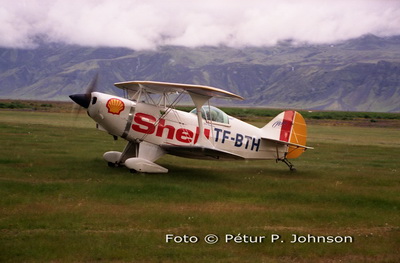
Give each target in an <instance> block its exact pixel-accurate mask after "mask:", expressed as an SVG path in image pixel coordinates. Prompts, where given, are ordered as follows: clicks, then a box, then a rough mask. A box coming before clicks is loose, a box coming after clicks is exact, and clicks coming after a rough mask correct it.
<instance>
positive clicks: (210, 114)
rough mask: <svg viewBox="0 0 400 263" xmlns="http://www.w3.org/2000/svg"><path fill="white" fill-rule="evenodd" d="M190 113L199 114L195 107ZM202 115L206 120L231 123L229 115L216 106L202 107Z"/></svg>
mask: <svg viewBox="0 0 400 263" xmlns="http://www.w3.org/2000/svg"><path fill="white" fill-rule="evenodd" d="M190 113H193V114H197V110H196V109H193V110H191V111H190ZM201 116H202V117H203V119H205V120H210V121H215V122H220V123H225V124H229V118H228V115H227V114H226V113H225V112H223V111H222V110H220V109H218V108H216V107H214V106H203V107H202V108H201Z"/></svg>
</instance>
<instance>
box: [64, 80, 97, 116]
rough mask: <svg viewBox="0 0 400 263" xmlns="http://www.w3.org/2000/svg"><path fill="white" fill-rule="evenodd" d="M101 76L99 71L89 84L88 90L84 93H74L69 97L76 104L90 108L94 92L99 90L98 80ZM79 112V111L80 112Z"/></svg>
mask: <svg viewBox="0 0 400 263" xmlns="http://www.w3.org/2000/svg"><path fill="white" fill-rule="evenodd" d="M98 78H99V73H96V74H95V75H94V77H93V79H92V81H91V82H90V84H89V86H88V87H87V88H86V92H85V93H83V94H72V95H70V96H69V97H70V98H71V100H73V101H74V102H75V103H76V104H78V105H80V106H81V107H83V108H85V109H87V108H89V105H90V101H91V100H92V92H94V91H96V90H97V80H98ZM78 113H79V112H78Z"/></svg>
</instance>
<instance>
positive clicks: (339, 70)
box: [0, 35, 400, 111]
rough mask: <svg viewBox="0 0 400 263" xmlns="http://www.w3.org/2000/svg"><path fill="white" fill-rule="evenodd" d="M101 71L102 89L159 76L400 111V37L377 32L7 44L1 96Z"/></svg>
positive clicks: (32, 94) (309, 101)
mask: <svg viewBox="0 0 400 263" xmlns="http://www.w3.org/2000/svg"><path fill="white" fill-rule="evenodd" d="M97 71H98V72H99V73H100V81H99V86H100V90H102V91H105V92H110V93H118V92H120V91H118V90H117V89H116V88H114V87H113V83H115V82H118V81H126V80H156V81H168V82H180V83H195V84H203V85H211V86H215V87H219V88H222V89H226V90H229V91H231V92H234V93H238V94H240V95H241V96H244V97H245V98H246V100H245V101H244V102H243V105H253V106H265V107H282V108H303V109H321V110H360V111H400V37H391V38H379V37H376V36H372V35H367V36H364V37H362V38H359V39H353V40H350V41H346V42H343V43H337V44H332V45H312V46H310V45H304V46H295V45H292V43H290V41H288V42H284V43H281V44H280V45H278V46H274V47H265V48H244V49H240V50H239V49H233V48H227V47H218V48H217V47H203V48H196V49H190V48H184V47H174V46H170V47H163V48H160V49H159V50H157V51H134V50H129V49H122V48H89V47H78V46H65V45H47V46H41V47H39V48H37V49H33V50H19V49H0V97H1V98H20V99H41V100H43V99H48V100H67V99H68V95H70V94H73V93H78V92H82V91H83V90H84V89H85V87H86V85H87V84H88V83H89V81H90V79H91V78H92V76H93V75H94V73H95V72H97ZM118 94H121V93H118ZM228 103H229V102H228Z"/></svg>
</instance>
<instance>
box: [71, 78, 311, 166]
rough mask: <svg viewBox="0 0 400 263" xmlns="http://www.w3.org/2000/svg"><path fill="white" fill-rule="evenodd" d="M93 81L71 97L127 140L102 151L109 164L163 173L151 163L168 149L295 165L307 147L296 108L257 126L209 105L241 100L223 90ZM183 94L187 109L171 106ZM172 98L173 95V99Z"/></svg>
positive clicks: (102, 125) (194, 155) (187, 154)
mask: <svg viewBox="0 0 400 263" xmlns="http://www.w3.org/2000/svg"><path fill="white" fill-rule="evenodd" d="M96 81H97V78H95V79H94V81H92V84H91V85H90V86H89V87H88V90H87V92H86V93H85V94H74V95H71V96H70V98H71V99H72V100H73V101H74V102H76V103H77V104H79V105H80V106H82V107H84V108H86V109H87V113H88V115H89V116H90V117H91V118H92V119H93V120H94V121H95V122H96V126H97V128H98V129H99V130H102V131H106V132H108V133H109V134H111V135H113V136H114V138H115V139H117V138H118V137H121V138H123V139H125V140H127V141H128V144H127V145H126V147H125V149H124V150H123V151H122V152H117V151H109V152H106V153H104V155H103V157H104V159H105V160H106V161H107V162H108V164H109V166H112V167H116V166H126V167H127V168H129V169H130V170H131V171H132V172H135V171H137V172H144V173H167V172H168V169H166V168H164V167H162V166H160V165H158V164H156V163H154V162H155V161H156V160H157V159H159V158H160V157H161V156H163V155H164V154H171V155H176V156H180V157H187V158H197V159H209V160H249V159H253V160H255V159H258V160H260V159H265V160H277V161H282V162H284V163H286V164H287V165H288V167H289V168H290V170H295V169H294V167H293V165H292V164H291V163H290V162H289V160H288V159H293V158H297V157H298V156H300V155H301V154H302V153H303V152H304V151H305V150H306V149H309V148H311V147H307V146H305V144H306V137H307V130H306V124H305V121H304V118H303V117H302V115H301V114H300V113H298V112H296V111H292V110H289V111H284V112H282V113H280V114H279V115H277V116H276V117H275V118H274V119H273V120H272V121H270V122H269V123H268V124H267V125H265V126H264V127H262V128H257V127H255V126H253V125H250V124H248V123H245V122H243V121H241V120H239V119H237V118H234V117H232V116H229V115H227V114H226V113H225V112H223V111H222V110H220V109H218V108H216V107H213V106H210V104H209V99H210V98H213V97H216V98H227V99H239V100H242V99H243V98H242V97H241V96H238V95H236V94H233V93H230V92H228V91H225V90H222V89H218V88H214V87H209V86H200V85H186V84H177V83H165V82H155V81H128V82H119V83H115V84H114V85H115V86H116V87H118V88H120V89H123V90H124V91H125V94H126V96H125V98H122V97H118V96H114V95H109V94H105V93H100V92H95V91H94V88H95V85H96ZM183 94H189V95H190V97H191V99H192V101H193V102H194V105H195V108H194V109H193V110H192V111H191V112H184V111H180V110H177V109H175V108H174V107H175V106H176V104H177V102H178V101H179V100H180V99H181V97H182V95H183ZM171 97H173V98H175V99H174V101H173V102H172V103H171V102H170V100H171Z"/></svg>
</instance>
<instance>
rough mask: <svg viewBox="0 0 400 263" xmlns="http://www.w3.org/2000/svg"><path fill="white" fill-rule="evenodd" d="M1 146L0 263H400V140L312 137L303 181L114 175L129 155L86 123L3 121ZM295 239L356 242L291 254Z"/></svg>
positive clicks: (225, 170)
mask: <svg viewBox="0 0 400 263" xmlns="http://www.w3.org/2000/svg"><path fill="white" fill-rule="evenodd" d="M264 122H266V119H265V120H264V119H257V120H256V123H255V124H256V125H259V126H261V125H262V124H264ZM325 124H326V123H325ZM0 135H1V137H0V145H1V147H0V195H1V198H0V262H46V261H53V262H94V261H103V262H110V261H113V262H399V261H400V228H399V222H400V195H399V193H400V164H399V161H398V159H399V157H400V132H399V129H398V128H382V127H379V128H374V127H354V126H351V125H346V126H331V125H317V124H313V125H309V140H308V144H309V145H310V146H313V147H315V150H310V151H307V152H306V153H305V154H304V155H303V156H301V157H300V158H299V159H297V160H294V164H295V165H296V168H297V170H298V171H297V172H296V173H291V172H289V170H288V169H287V167H286V166H285V165H284V164H282V163H278V164H276V163H275V162H273V161H251V162H211V161H199V160H190V159H182V158H178V157H173V156H165V157H163V158H161V159H160V160H159V161H158V163H159V164H161V165H162V166H165V167H167V168H168V169H169V173H168V174H162V175H161V174H131V173H129V171H128V170H127V169H124V168H116V169H112V168H109V167H107V165H106V163H105V162H104V161H103V160H102V154H103V153H104V152H105V151H108V150H121V149H122V148H123V147H124V144H125V143H124V141H122V140H118V141H113V140H112V137H111V136H108V135H107V134H105V133H103V132H100V131H97V130H96V129H95V128H94V123H93V122H92V121H91V119H90V118H88V117H87V116H86V115H85V114H81V116H78V118H77V119H76V120H74V118H73V117H71V115H69V114H67V113H49V112H31V111H0ZM167 234H172V235H175V236H183V235H190V236H197V237H198V238H199V241H198V242H197V243H195V244H187V243H174V242H169V243H167V242H166V235H167ZM208 234H216V235H217V236H218V237H219V238H220V240H219V242H218V243H216V244H207V243H205V241H204V237H205V236H206V235H208ZM227 234H231V235H234V236H238V235H239V234H240V235H239V236H240V237H243V236H244V235H251V236H253V237H254V236H265V239H264V241H263V242H262V243H244V242H243V241H244V239H242V242H241V243H235V242H233V241H230V242H228V243H227V242H225V235H227ZM273 234H277V235H280V236H281V239H280V240H279V241H278V242H274V243H273V242H272V241H271V235H273ZM293 234H295V235H304V236H307V235H313V236H351V237H352V239H353V242H352V243H291V242H290V241H291V240H292V235H293ZM237 240H238V241H240V240H239V239H237ZM280 241H284V242H283V243H282V242H280Z"/></svg>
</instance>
